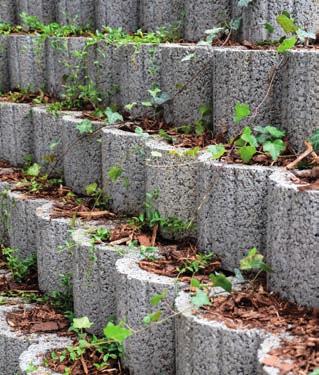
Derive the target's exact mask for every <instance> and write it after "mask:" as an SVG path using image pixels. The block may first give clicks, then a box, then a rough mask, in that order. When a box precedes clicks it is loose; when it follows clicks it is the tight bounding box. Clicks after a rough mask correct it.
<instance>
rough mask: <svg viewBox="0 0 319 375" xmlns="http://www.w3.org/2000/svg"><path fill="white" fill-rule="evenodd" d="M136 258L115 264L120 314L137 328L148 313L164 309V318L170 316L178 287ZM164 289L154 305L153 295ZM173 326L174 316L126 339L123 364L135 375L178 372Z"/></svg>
mask: <svg viewBox="0 0 319 375" xmlns="http://www.w3.org/2000/svg"><path fill="white" fill-rule="evenodd" d="M137 261H138V260H137V258H134V257H126V258H123V259H120V260H118V261H117V263H116V300H117V317H118V319H121V320H122V319H123V320H124V321H125V322H126V323H127V324H128V326H129V327H132V328H133V329H135V330H136V329H141V328H143V318H144V317H145V316H146V315H147V314H149V313H152V312H154V311H158V310H161V312H162V316H161V319H164V318H165V317H167V316H169V315H170V314H171V312H172V311H171V308H172V307H173V306H174V299H175V295H176V293H177V291H178V289H179V286H178V285H177V284H176V281H175V280H174V279H170V278H168V277H163V276H158V275H155V274H152V273H149V272H146V271H144V270H142V269H141V268H140V267H139V266H138V264H137ZM164 289H167V291H168V295H167V298H166V299H165V300H164V301H162V302H161V303H160V305H159V306H157V307H152V306H151V304H150V299H151V297H152V296H153V295H154V294H156V293H162V292H163V290H164ZM144 327H145V325H144ZM174 327H175V321H174V319H169V320H167V321H165V322H163V323H161V324H153V325H152V326H150V327H149V328H148V329H147V330H145V331H143V332H140V333H138V334H135V335H134V336H132V337H130V338H129V339H128V340H127V341H126V342H125V357H124V364H125V366H127V367H128V368H129V369H130V372H131V373H132V374H133V375H138V374H140V375H143V374H149V375H158V374H159V373H165V374H167V375H168V374H175V348H174V341H175V333H174V330H175V328H174Z"/></svg>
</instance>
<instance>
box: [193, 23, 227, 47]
mask: <svg viewBox="0 0 319 375" xmlns="http://www.w3.org/2000/svg"><path fill="white" fill-rule="evenodd" d="M224 31H225V28H224V27H215V28H213V29H209V30H205V34H206V35H207V37H206V42H203V41H202V42H201V43H198V44H211V43H212V42H213V41H214V40H215V39H216V38H217V36H218V35H219V34H220V33H222V32H224Z"/></svg>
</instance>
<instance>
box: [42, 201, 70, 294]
mask: <svg viewBox="0 0 319 375" xmlns="http://www.w3.org/2000/svg"><path fill="white" fill-rule="evenodd" d="M52 208H53V207H52V203H48V204H45V205H43V206H41V207H39V208H38V209H37V210H36V220H37V222H36V246H35V248H36V253H37V264H38V281H39V289H40V290H41V291H42V292H44V293H50V292H54V291H65V286H63V285H62V283H61V281H62V277H63V276H64V275H70V276H71V275H72V262H73V248H72V247H71V231H72V230H73V229H74V226H76V225H77V223H76V222H75V223H74V224H73V222H72V220H71V219H64V218H57V219H53V218H51V213H52ZM53 270H54V272H53Z"/></svg>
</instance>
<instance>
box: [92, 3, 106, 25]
mask: <svg viewBox="0 0 319 375" xmlns="http://www.w3.org/2000/svg"><path fill="white" fill-rule="evenodd" d="M107 2H108V0H96V2H95V25H96V27H97V29H99V30H101V29H103V27H104V26H107V13H106V9H107Z"/></svg>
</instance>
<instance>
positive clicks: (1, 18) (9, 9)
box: [0, 0, 15, 23]
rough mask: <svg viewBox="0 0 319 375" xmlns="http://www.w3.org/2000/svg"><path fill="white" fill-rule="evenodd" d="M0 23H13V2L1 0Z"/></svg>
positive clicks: (11, 0) (12, 0)
mask: <svg viewBox="0 0 319 375" xmlns="http://www.w3.org/2000/svg"><path fill="white" fill-rule="evenodd" d="M0 22H5V23H14V22H15V7H14V0H1V7H0Z"/></svg>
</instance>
